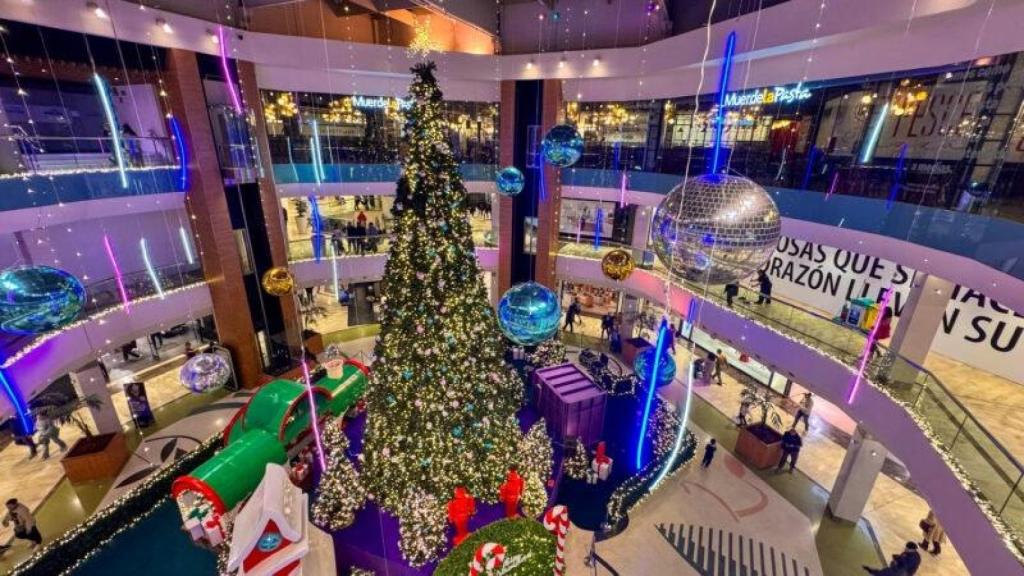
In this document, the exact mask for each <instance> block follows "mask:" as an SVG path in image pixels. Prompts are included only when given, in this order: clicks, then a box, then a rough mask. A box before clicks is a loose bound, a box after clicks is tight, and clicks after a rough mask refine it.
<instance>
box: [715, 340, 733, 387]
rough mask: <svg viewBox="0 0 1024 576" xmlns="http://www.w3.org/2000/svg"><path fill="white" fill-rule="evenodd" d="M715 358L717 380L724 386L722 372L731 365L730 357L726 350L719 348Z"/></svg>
mask: <svg viewBox="0 0 1024 576" xmlns="http://www.w3.org/2000/svg"><path fill="white" fill-rule="evenodd" d="M713 360H714V362H715V381H717V382H718V385H719V386H722V385H723V384H722V372H724V371H725V369H726V368H727V367H728V366H729V359H728V358H726V357H725V352H722V349H721V348H719V349H718V350H716V351H715V357H714V359H713Z"/></svg>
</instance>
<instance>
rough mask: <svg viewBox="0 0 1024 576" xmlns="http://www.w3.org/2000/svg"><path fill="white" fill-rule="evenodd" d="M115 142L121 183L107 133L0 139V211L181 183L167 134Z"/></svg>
mask: <svg viewBox="0 0 1024 576" xmlns="http://www.w3.org/2000/svg"><path fill="white" fill-rule="evenodd" d="M121 145H122V146H121V149H122V152H123V153H124V154H123V158H124V160H125V163H126V166H125V176H126V179H127V182H128V186H127V187H125V186H123V184H122V182H121V174H120V170H119V168H118V166H117V158H116V155H115V154H114V152H113V150H114V149H113V147H112V146H113V144H112V140H111V139H110V138H49V137H29V136H24V135H9V136H7V138H6V139H5V140H3V139H0V211H3V210H17V209H21V208H34V207H39V206H48V205H53V204H61V203H65V204H66V203H71V202H79V201H82V200H95V199H100V198H115V197H121V196H135V195H143V194H160V193H166V192H178V191H180V190H181V189H182V188H183V185H182V181H181V174H180V172H179V171H180V166H179V164H178V157H177V156H176V153H175V149H174V141H173V140H171V139H169V138H136V137H125V138H123V139H122V141H121Z"/></svg>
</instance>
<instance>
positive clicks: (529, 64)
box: [526, 60, 533, 70]
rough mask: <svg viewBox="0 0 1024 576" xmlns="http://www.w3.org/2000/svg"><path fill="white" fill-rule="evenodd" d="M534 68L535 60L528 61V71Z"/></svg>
mask: <svg viewBox="0 0 1024 576" xmlns="http://www.w3.org/2000/svg"><path fill="white" fill-rule="evenodd" d="M532 68H533V60H530V61H528V62H527V63H526V69H527V70H530V69H532Z"/></svg>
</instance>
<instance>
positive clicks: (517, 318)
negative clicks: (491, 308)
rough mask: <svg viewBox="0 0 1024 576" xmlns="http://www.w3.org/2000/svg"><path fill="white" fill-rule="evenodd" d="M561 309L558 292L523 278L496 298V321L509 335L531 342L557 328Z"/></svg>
mask: <svg viewBox="0 0 1024 576" xmlns="http://www.w3.org/2000/svg"><path fill="white" fill-rule="evenodd" d="M561 317H562V309H561V307H560V306H559V305H558V296H557V295H555V293H554V292H553V291H552V290H551V289H550V288H548V287H546V286H543V285H541V284H538V283H536V282H523V283H522V284H517V285H515V286H513V287H511V288H509V289H508V291H507V292H505V294H504V296H502V297H501V301H500V302H498V322H499V324H500V326H501V330H502V332H504V333H505V336H508V339H509V340H511V341H513V342H515V343H516V344H519V345H522V346H533V345H535V344H540V343H541V342H543V341H545V340H547V339H548V338H551V337H552V336H554V335H555V333H556V332H558V323H559V321H560V320H561Z"/></svg>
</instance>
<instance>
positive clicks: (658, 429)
mask: <svg viewBox="0 0 1024 576" xmlns="http://www.w3.org/2000/svg"><path fill="white" fill-rule="evenodd" d="M651 420H653V422H651V424H650V425H649V426H648V428H647V430H648V436H649V437H650V438H651V442H652V444H653V445H654V456H655V457H657V458H662V457H664V456H665V455H666V454H668V453H669V452H670V451H672V448H673V447H674V446H675V444H676V432H678V431H679V413H678V412H677V411H676V407H675V406H673V405H672V403H671V402H669V401H667V400H665V399H664V398H661V397H658V406H657V408H655V410H654V414H652V415H651Z"/></svg>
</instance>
